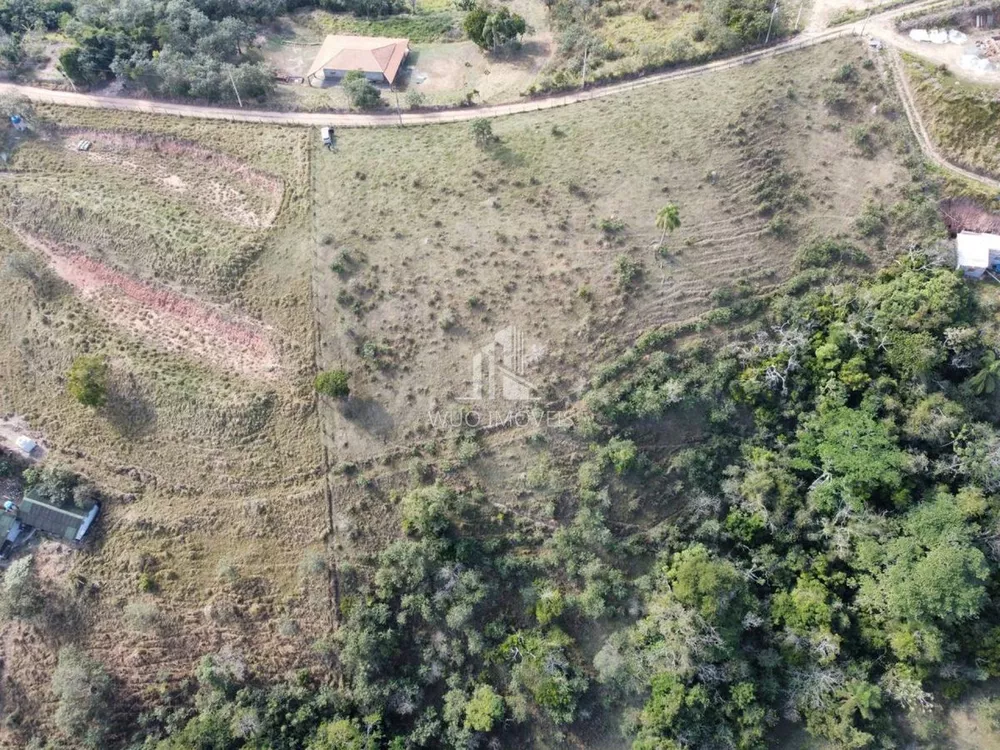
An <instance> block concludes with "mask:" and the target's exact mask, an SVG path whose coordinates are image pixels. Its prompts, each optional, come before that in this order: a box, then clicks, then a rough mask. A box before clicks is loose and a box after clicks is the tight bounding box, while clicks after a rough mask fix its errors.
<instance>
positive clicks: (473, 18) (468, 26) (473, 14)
mask: <svg viewBox="0 0 1000 750" xmlns="http://www.w3.org/2000/svg"><path fill="white" fill-rule="evenodd" d="M489 16H490V12H489V11H488V10H487V9H486V8H485V7H483V6H482V5H477V6H476V7H475V8H473V9H472V10H470V11H469V12H468V13H466V14H465V20H464V21H463V22H462V26H463V27H464V28H465V34H466V36H468V37H469V39H471V40H472V41H473V42H475V44H476V46H478V47H480V48H481V49H487V48H488V47H489V42H487V41H486V37H485V36H484V34H483V30H484V27H485V26H486V19H487V18H489Z"/></svg>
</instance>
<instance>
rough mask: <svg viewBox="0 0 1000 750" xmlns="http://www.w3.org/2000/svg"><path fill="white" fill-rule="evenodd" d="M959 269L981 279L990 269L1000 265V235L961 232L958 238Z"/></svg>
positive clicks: (995, 268)
mask: <svg viewBox="0 0 1000 750" xmlns="http://www.w3.org/2000/svg"><path fill="white" fill-rule="evenodd" d="M955 244H956V251H957V255H958V270H959V271H964V272H965V275H966V276H971V277H973V278H975V279H981V278H982V277H983V274H984V273H986V271H988V270H997V269H998V267H1000V235H996V234H984V233H980V232H959V233H958V238H957V240H956V243H955Z"/></svg>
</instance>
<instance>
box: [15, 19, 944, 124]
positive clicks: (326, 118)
mask: <svg viewBox="0 0 1000 750" xmlns="http://www.w3.org/2000/svg"><path fill="white" fill-rule="evenodd" d="M953 2H954V0H921V1H920V2H915V3H911V4H909V5H905V6H903V7H899V8H894V9H892V10H889V11H886V12H884V13H878V14H873V15H872V17H871V20H876V19H878V20H884V19H891V18H894V17H896V16H900V15H903V14H906V13H912V12H913V11H917V10H923V11H927V10H931V9H934V8H937V7H939V6H947V5H951V4H953ZM859 28H860V25H859V24H848V25H845V26H840V27H837V28H834V29H825V30H822V31H806V32H803V33H802V34H800V35H799V36H798V37H796V38H795V39H791V40H789V41H787V42H781V43H779V44H775V45H773V46H771V47H768V48H766V49H762V50H757V51H755V52H749V53H747V54H744V55H738V56H736V57H730V58H727V59H724V60H716V61H715V62H710V63H707V64H705V65H697V66H693V67H689V68H681V69H678V70H671V71H667V72H664V73H654V74H651V75H647V76H644V77H642V78H637V79H635V80H633V81H625V82H623V83H614V84H609V85H607V86H596V87H594V88H590V89H587V90H586V91H575V92H572V93H569V94H560V95H557V96H551V97H546V98H543V99H533V100H527V101H521V102H514V103H512V104H498V105H494V106H490V107H468V108H458V109H447V110H440V111H436V112H390V113H381V114H364V113H332V112H331V113H322V112H283V111H273V112H272V111H267V110H251V109H232V108H228V107H209V106H201V105H195V104H174V103H170V102H158V101H152V100H149V99H125V98H121V97H116V96H100V95H91V94H80V93H77V92H72V91H51V90H48V89H39V88H34V87H32V86H20V85H17V84H11V83H0V94H12V95H20V96H24V97H27V98H28V99H30V100H32V101H35V102H46V103H50V104H65V105H68V106H73V107H90V108H97V109H115V110H120V111H126V112H150V113H154V114H163V115H175V116H178V117H198V118H202V119H210V120H232V121H236V122H261V123H273V124H276V125H305V126H318V125H334V126H337V127H344V128H351V127H391V126H394V125H433V124H436V123H444V122H461V121H465V120H472V119H475V118H477V117H501V116H504V115H513V114H520V113H523V112H535V111H538V110H544V109H553V108H555V107H564V106H566V105H568V104H574V103H576V102H583V101H589V100H591V99H601V98H604V97H607V96H614V95H615V94H620V93H622V92H625V91H633V90H635V89H639V88H644V87H646V86H652V85H655V84H658V83H663V82H664V81H675V80H678V79H682V78H691V77H694V76H699V75H705V74H707V73H713V72H716V71H719V70H727V69H729V68H735V67H738V66H740V65H750V64H752V63H755V62H757V61H758V60H763V59H766V58H769V57H774V56H776V55H782V54H785V53H788V52H794V51H795V50H800V49H805V48H808V47H812V46H814V45H817V44H822V43H823V42H827V41H829V40H831V39H837V38H839V37H844V36H850V35H852V34H856V33H857V32H858V29H859Z"/></svg>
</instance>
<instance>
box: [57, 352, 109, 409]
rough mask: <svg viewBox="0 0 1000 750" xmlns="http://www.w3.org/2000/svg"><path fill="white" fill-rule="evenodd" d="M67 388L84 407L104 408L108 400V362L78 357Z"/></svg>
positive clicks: (101, 359)
mask: <svg viewBox="0 0 1000 750" xmlns="http://www.w3.org/2000/svg"><path fill="white" fill-rule="evenodd" d="M67 388H68V389H69V393H70V395H71V396H72V397H73V398H75V399H76V400H77V401H79V402H80V403H81V404H83V405H84V406H91V407H98V406H103V405H104V404H105V403H107V400H108V365H107V362H105V361H104V359H103V358H101V357H95V356H87V355H84V356H81V357H77V358H76V359H75V360H73V365H72V367H70V370H69V374H68V375H67Z"/></svg>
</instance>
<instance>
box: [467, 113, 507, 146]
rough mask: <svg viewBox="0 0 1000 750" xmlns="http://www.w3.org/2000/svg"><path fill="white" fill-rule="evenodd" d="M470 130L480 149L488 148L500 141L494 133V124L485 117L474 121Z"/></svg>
mask: <svg viewBox="0 0 1000 750" xmlns="http://www.w3.org/2000/svg"><path fill="white" fill-rule="evenodd" d="M470 129H471V130H472V137H473V139H474V140H475V141H476V145H477V146H479V147H480V148H487V147H489V146H492V145H493V144H494V143H496V142H497V141H498V140H500V139H499V138H497V136H496V135H495V134H494V132H493V123H491V122H490V121H489V120H487V119H486V118H485V117H477V118H476V119H475V120H473V121H472V125H470Z"/></svg>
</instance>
